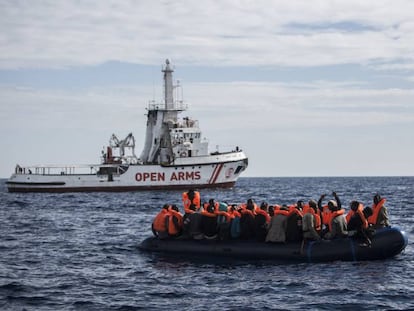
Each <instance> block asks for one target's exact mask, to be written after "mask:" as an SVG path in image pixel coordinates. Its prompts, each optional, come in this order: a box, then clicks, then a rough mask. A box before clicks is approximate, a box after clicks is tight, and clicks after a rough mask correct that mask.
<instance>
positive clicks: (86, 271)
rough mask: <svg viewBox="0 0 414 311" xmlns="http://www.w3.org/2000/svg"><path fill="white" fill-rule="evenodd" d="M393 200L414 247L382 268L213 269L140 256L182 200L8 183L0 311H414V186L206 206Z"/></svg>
mask: <svg viewBox="0 0 414 311" xmlns="http://www.w3.org/2000/svg"><path fill="white" fill-rule="evenodd" d="M332 191H336V192H337V193H338V195H339V196H340V198H341V200H342V202H343V205H344V206H346V207H348V204H349V202H350V201H351V200H353V199H357V200H360V201H362V202H363V203H364V204H365V205H368V204H369V205H370V204H371V202H372V196H373V195H374V194H375V193H377V192H379V193H380V194H381V195H382V196H383V197H386V198H387V204H386V206H387V207H388V212H389V215H390V220H391V223H392V225H395V226H398V227H400V228H401V229H402V230H404V231H405V232H406V233H407V234H408V238H409V244H408V246H407V248H406V250H405V251H404V252H403V253H402V254H400V255H398V256H397V257H395V258H392V259H388V260H381V261H372V262H330V263H320V264H315V263H312V264H309V263H303V264H298V263H289V262H283V263H281V262H272V261H238V260H226V261H223V260H217V261H215V260H213V259H211V258H210V259H208V260H203V259H195V258H177V257H168V256H162V255H156V254H149V253H142V252H140V251H139V250H138V248H137V245H138V244H139V243H140V242H141V241H142V240H143V239H144V238H146V237H147V236H150V235H151V234H152V233H151V229H150V226H151V222H152V220H153V218H154V216H155V215H156V214H157V212H158V211H159V210H160V209H161V207H162V205H163V204H164V203H170V204H177V205H179V206H180V207H181V192H180V191H157V192H155V191H152V192H125V193H67V194H31V193H26V194H15V193H8V192H7V189H6V187H5V180H1V181H0V310H357V309H358V310H413V309H414V256H413V254H414V250H413V241H414V230H413V219H414V217H413V213H414V177H330V178H322V177H318V178H309V177H308V178H241V179H239V181H238V182H237V185H236V186H235V187H234V188H232V189H227V190H218V189H217V190H202V191H201V196H202V199H203V200H208V199H210V198H215V199H217V200H226V201H229V202H242V201H246V200H247V199H248V198H253V199H254V200H255V201H256V202H258V203H260V202H261V201H267V202H269V203H271V204H276V203H277V204H284V203H286V204H290V203H294V202H295V201H296V200H298V199H303V200H309V199H311V198H314V199H316V200H317V199H318V198H319V196H320V194H322V193H328V194H330V193H331V192H332Z"/></svg>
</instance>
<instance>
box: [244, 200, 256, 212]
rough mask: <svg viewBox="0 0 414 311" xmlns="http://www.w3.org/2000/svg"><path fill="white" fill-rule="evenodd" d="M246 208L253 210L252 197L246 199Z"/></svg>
mask: <svg viewBox="0 0 414 311" xmlns="http://www.w3.org/2000/svg"><path fill="white" fill-rule="evenodd" d="M246 208H247V209H248V210H251V211H253V210H254V203H253V200H252V199H248V200H247V204H246Z"/></svg>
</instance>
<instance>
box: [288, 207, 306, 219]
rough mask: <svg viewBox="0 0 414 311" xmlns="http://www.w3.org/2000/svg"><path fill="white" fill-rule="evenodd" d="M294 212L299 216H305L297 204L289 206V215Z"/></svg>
mask: <svg viewBox="0 0 414 311" xmlns="http://www.w3.org/2000/svg"><path fill="white" fill-rule="evenodd" d="M292 214H297V215H298V216H300V217H303V214H302V212H301V211H300V210H298V209H297V208H296V205H291V206H289V216H290V215H292Z"/></svg>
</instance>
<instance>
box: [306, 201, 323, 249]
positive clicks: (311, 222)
mask: <svg viewBox="0 0 414 311" xmlns="http://www.w3.org/2000/svg"><path fill="white" fill-rule="evenodd" d="M317 212H318V207H317V203H316V201H315V200H310V201H309V209H308V210H307V212H306V213H305V214H304V215H303V218H302V231H303V240H304V241H307V240H312V241H314V240H320V239H321V237H320V236H319V233H318V231H317V229H318V227H319V229H320V222H321V220H320V217H319V215H318V214H317ZM318 218H319V219H318Z"/></svg>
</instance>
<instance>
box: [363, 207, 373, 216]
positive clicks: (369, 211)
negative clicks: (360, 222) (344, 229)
mask: <svg viewBox="0 0 414 311" xmlns="http://www.w3.org/2000/svg"><path fill="white" fill-rule="evenodd" d="M362 212H363V213H364V216H365V218H368V217H369V216H371V215H372V214H373V213H374V212H373V211H372V208H371V207H369V206H367V207H365V208H364V210H363V211H362Z"/></svg>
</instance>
